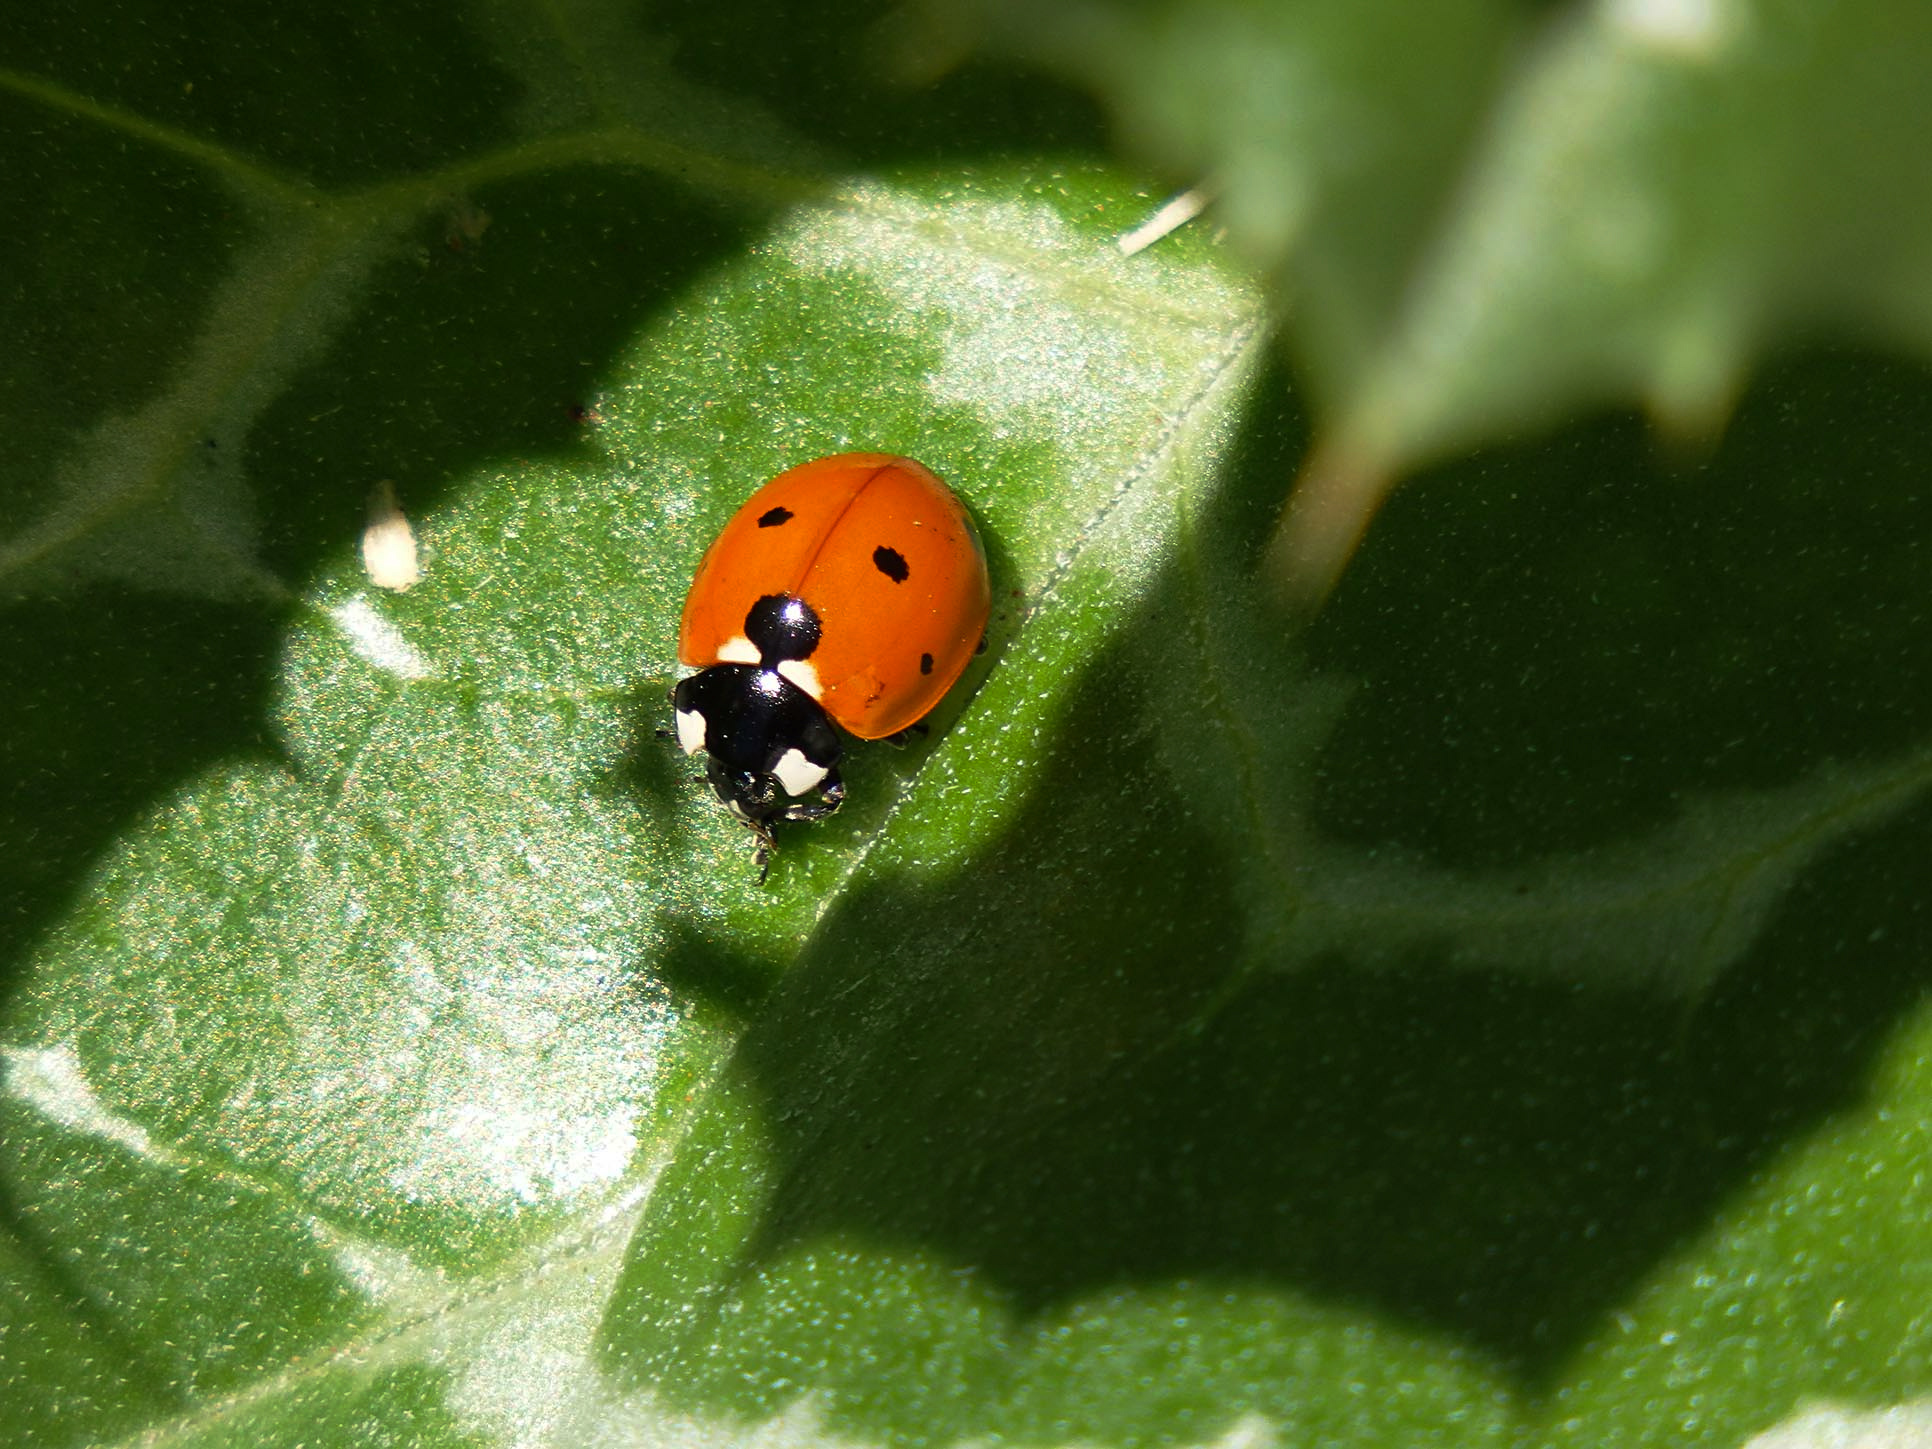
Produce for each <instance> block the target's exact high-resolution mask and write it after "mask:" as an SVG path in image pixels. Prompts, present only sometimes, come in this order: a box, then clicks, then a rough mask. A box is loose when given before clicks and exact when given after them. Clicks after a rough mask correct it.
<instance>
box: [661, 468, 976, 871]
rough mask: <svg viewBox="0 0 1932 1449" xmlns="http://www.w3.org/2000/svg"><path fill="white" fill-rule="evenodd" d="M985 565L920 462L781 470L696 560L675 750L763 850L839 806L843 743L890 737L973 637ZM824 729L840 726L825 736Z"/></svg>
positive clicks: (946, 682) (935, 694)
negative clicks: (780, 833) (776, 833)
mask: <svg viewBox="0 0 1932 1449" xmlns="http://www.w3.org/2000/svg"><path fill="white" fill-rule="evenodd" d="M991 599H992V595H991V591H990V589H989V588H988V585H987V580H986V555H985V552H984V551H983V550H982V549H981V547H980V543H979V536H978V534H976V533H975V532H974V530H973V523H972V520H971V519H970V518H968V517H967V516H966V510H965V509H964V508H962V507H961V506H960V503H959V500H958V499H957V498H955V497H953V495H952V491H951V490H950V489H948V488H947V487H946V485H945V484H944V483H942V482H940V481H939V479H938V478H937V477H935V476H934V475H933V473H932V472H931V471H930V470H929V469H927V468H926V467H925V466H924V465H923V464H921V463H916V462H914V461H913V460H912V459H911V458H899V457H894V456H893V455H892V454H890V453H840V454H838V455H837V456H835V457H830V458H820V459H818V460H817V461H816V462H812V463H805V464H801V465H800V466H799V467H796V468H792V469H790V470H788V471H787V472H784V473H780V474H779V475H778V476H777V477H776V478H774V479H772V480H771V482H769V483H767V484H766V485H765V486H764V487H762V488H760V489H759V490H758V491H757V492H756V493H754V494H752V495H751V497H750V498H749V499H747V500H746V501H745V503H744V506H743V507H741V508H740V509H739V510H738V511H737V512H736V513H735V514H733V515H732V517H731V521H730V522H729V523H727V524H725V526H724V529H723V531H722V532H721V533H719V535H718V536H717V538H716V539H715V540H714V541H713V542H712V544H711V547H710V548H709V549H707V550H706V551H705V555H704V558H703V560H702V561H701V562H700V563H699V564H698V571H697V574H696V576H695V577H694V578H693V579H692V581H691V592H690V594H689V596H688V597H686V599H685V601H684V617H683V620H682V621H681V623H680V624H679V626H678V661H679V662H680V663H681V664H685V665H688V666H690V667H692V668H694V669H696V670H697V671H698V672H697V673H695V674H691V675H688V676H686V677H685V678H684V679H682V680H680V681H679V682H678V685H677V687H676V689H675V690H673V691H672V695H671V701H672V705H673V707H674V708H675V709H676V711H677V737H678V744H679V745H680V746H681V747H682V748H683V750H684V752H685V753H686V754H687V755H695V754H697V753H699V752H700V751H705V752H707V753H708V754H709V755H710V759H709V760H708V761H707V762H706V775H707V777H708V778H709V780H710V782H711V788H712V789H713V790H714V791H715V792H716V793H717V796H718V799H719V800H721V801H723V802H724V804H725V806H726V807H727V808H728V809H729V810H730V811H731V813H732V814H734V815H736V816H737V817H738V818H739V819H740V820H742V821H744V822H745V824H747V825H749V826H750V827H751V829H752V830H753V832H754V833H755V834H756V835H757V837H758V851H757V860H758V866H759V871H760V876H759V878H760V879H761V880H762V879H763V878H764V876H763V872H764V871H765V869H766V868H767V867H768V865H769V862H770V859H771V851H772V844H773V842H772V833H771V827H772V823H773V822H774V821H778V820H822V819H824V818H825V817H826V816H828V815H830V814H831V813H832V812H833V811H835V810H837V809H838V808H839V805H840V804H841V803H842V802H843V800H844V799H845V785H844V782H843V781H841V780H840V778H839V770H838V765H839V757H840V755H841V753H842V744H841V741H840V738H839V730H840V729H843V730H844V731H845V732H846V733H847V734H850V735H853V736H855V737H857V738H858V739H862V740H877V739H888V738H894V737H902V736H903V735H904V733H905V731H906V730H907V729H909V728H910V727H911V726H913V725H914V724H917V723H918V722H919V720H920V719H922V718H923V717H924V716H925V715H926V713H927V712H928V711H929V710H931V709H932V707H933V706H934V705H936V704H938V703H939V701H940V699H941V698H942V697H944V695H945V693H946V691H947V690H948V689H950V688H952V685H953V681H954V680H956V679H958V678H959V676H960V673H961V672H962V671H963V670H964V669H965V668H966V664H967V661H969V660H970V659H971V658H972V657H973V654H974V652H975V651H976V650H977V649H978V648H980V647H981V646H982V645H983V644H984V642H985V631H986V616H987V611H988V609H989V607H990V605H991ZM834 726H837V728H834Z"/></svg>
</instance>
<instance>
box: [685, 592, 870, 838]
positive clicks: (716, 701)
mask: <svg viewBox="0 0 1932 1449" xmlns="http://www.w3.org/2000/svg"><path fill="white" fill-rule="evenodd" d="M818 633H819V628H818V618H817V616H816V615H815V614H813V612H812V611H811V609H810V608H809V607H808V606H807V605H805V604H804V603H803V602H802V601H801V600H797V599H791V598H786V597H784V596H781V595H773V596H770V597H767V598H763V599H760V600H759V601H758V602H757V603H756V604H754V605H753V606H752V608H751V611H750V613H749V614H748V615H747V616H746V619H745V635H746V638H747V639H748V640H749V641H750V643H751V645H752V646H753V647H754V648H755V649H756V650H757V651H758V655H759V662H758V663H756V664H713V665H712V666H711V667H710V668H708V669H703V670H700V671H699V672H698V673H696V674H693V675H691V676H690V677H688V678H686V679H683V680H680V681H679V682H678V686H677V689H676V690H675V691H674V692H673V693H672V696H671V700H672V704H673V705H674V706H675V707H676V709H677V724H678V743H679V744H680V745H681V746H683V748H684V752H685V753H686V754H687V755H695V754H697V753H698V752H699V751H701V750H702V751H704V752H706V753H708V754H709V755H710V756H711V758H710V760H709V761H708V762H707V765H706V771H705V774H706V778H708V779H709V780H710V782H711V788H712V789H713V790H714V791H715V792H716V793H717V796H718V798H719V799H720V800H722V801H723V802H724V803H725V805H726V807H727V808H729V809H730V811H731V813H732V814H734V815H736V816H737V817H738V818H739V819H740V820H743V821H744V822H745V823H746V824H747V825H750V826H751V827H752V828H753V829H754V830H756V831H758V832H759V833H760V836H761V837H764V838H768V830H769V826H770V824H771V822H772V821H774V820H819V819H822V818H824V817H825V816H827V815H830V814H831V813H832V812H833V811H834V810H836V809H838V808H839V804H840V802H841V801H842V800H843V799H844V798H845V786H844V784H843V783H842V782H841V781H840V779H839V772H838V761H839V756H840V754H841V752H842V747H841V746H840V743H839V736H838V731H837V730H836V729H834V728H833V726H832V721H831V719H830V718H829V717H828V716H827V715H826V713H825V711H824V710H823V709H822V708H821V707H820V706H819V703H818V701H817V700H815V699H813V698H812V697H811V695H809V694H807V693H806V692H805V690H804V689H803V688H801V687H800V686H799V685H798V684H797V683H795V682H794V681H793V680H792V679H789V678H787V677H786V675H785V674H783V673H780V670H781V669H783V668H784V666H785V665H786V664H787V663H793V662H795V661H798V660H802V659H804V658H805V657H806V656H807V655H809V654H810V653H811V652H812V650H813V649H814V648H816V647H817V645H818ZM807 677H808V678H809V677H810V676H809V675H808V676H807Z"/></svg>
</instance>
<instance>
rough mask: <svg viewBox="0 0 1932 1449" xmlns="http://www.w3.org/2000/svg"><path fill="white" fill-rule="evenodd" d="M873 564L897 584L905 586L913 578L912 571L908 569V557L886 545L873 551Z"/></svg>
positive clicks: (881, 545)
mask: <svg viewBox="0 0 1932 1449" xmlns="http://www.w3.org/2000/svg"><path fill="white" fill-rule="evenodd" d="M872 563H873V566H874V567H876V568H877V569H878V570H879V572H880V573H882V574H884V575H885V576H886V577H887V578H889V579H891V580H892V582H893V583H895V584H903V583H904V582H905V581H906V580H907V579H908V578H910V577H911V576H912V570H911V569H909V568H907V567H906V556H905V555H904V554H902V553H900V552H899V550H898V549H896V548H887V547H886V546H885V545H884V544H880V545H879V546H878V547H877V548H875V549H873V550H872Z"/></svg>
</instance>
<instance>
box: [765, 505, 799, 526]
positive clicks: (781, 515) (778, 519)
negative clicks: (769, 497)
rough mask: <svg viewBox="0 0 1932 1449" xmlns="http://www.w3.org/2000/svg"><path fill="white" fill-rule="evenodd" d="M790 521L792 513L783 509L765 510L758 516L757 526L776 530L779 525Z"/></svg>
mask: <svg viewBox="0 0 1932 1449" xmlns="http://www.w3.org/2000/svg"><path fill="white" fill-rule="evenodd" d="M791 521H792V511H791V509H789V508H784V507H779V508H767V509H766V510H765V511H764V512H763V513H761V514H759V515H758V526H759V527H760V528H776V527H778V525H779V524H781V523H790V522H791Z"/></svg>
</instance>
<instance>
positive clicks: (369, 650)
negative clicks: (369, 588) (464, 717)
mask: <svg viewBox="0 0 1932 1449" xmlns="http://www.w3.org/2000/svg"><path fill="white" fill-rule="evenodd" d="M329 617H330V618H331V619H333V620H335V622H336V627H337V628H339V629H341V630H342V632H343V634H344V635H345V636H346V637H347V639H348V641H349V648H350V649H352V650H354V651H355V655H356V657H357V658H358V659H361V660H363V661H364V662H365V663H368V664H373V665H375V666H376V668H378V669H380V670H382V671H384V672H385V673H388V674H393V675H395V676H396V677H397V678H398V679H427V678H429V676H430V673H431V670H430V667H429V661H428V660H426V659H424V658H423V656H422V655H420V654H418V653H417V652H416V650H415V648H414V646H412V645H411V644H410V642H409V641H408V640H407V639H405V638H403V636H402V635H401V633H399V632H398V631H397V629H396V626H395V625H394V624H392V623H390V622H389V621H388V620H387V619H385V618H383V617H382V615H380V614H378V613H377V612H376V607H375V605H374V604H371V603H370V602H369V600H368V599H367V598H366V597H365V596H363V595H361V594H357V595H356V596H355V597H354V598H353V599H350V600H349V601H348V602H347V603H343V604H337V605H336V606H335V607H334V608H332V609H330V610H329Z"/></svg>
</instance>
